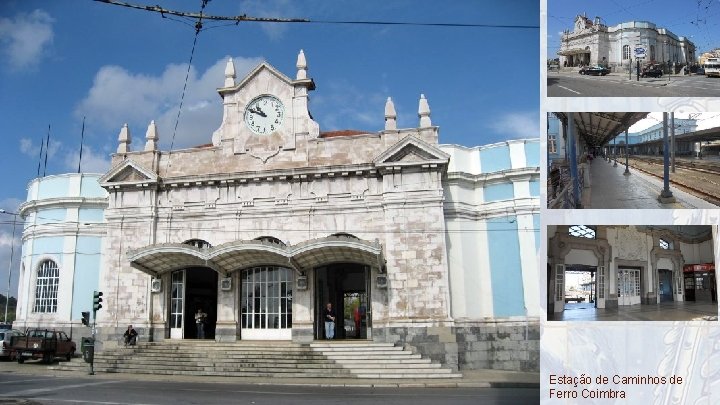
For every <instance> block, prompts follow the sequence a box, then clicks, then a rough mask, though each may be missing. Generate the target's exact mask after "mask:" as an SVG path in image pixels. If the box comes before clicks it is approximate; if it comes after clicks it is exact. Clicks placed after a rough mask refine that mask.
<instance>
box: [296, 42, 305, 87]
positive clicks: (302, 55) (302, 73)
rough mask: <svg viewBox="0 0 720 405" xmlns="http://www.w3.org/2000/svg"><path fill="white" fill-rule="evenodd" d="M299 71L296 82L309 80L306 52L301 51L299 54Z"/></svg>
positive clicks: (297, 65)
mask: <svg viewBox="0 0 720 405" xmlns="http://www.w3.org/2000/svg"><path fill="white" fill-rule="evenodd" d="M295 66H296V67H297V69H298V71H297V76H296V77H295V79H296V80H305V79H307V61H306V60H305V52H303V50H302V49H301V50H300V53H299V54H298V58H297V64H296V65H295Z"/></svg>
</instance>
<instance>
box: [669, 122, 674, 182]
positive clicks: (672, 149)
mask: <svg viewBox="0 0 720 405" xmlns="http://www.w3.org/2000/svg"><path fill="white" fill-rule="evenodd" d="M670 162H671V167H672V172H673V173H675V113H674V112H671V113H670Z"/></svg>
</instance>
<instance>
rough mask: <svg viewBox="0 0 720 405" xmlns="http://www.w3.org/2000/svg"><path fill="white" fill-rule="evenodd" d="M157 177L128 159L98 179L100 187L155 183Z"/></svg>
mask: <svg viewBox="0 0 720 405" xmlns="http://www.w3.org/2000/svg"><path fill="white" fill-rule="evenodd" d="M157 180H158V176H157V174H155V173H153V172H152V171H151V170H148V169H147V168H145V167H143V166H142V165H141V164H139V163H137V162H135V161H132V160H130V159H128V160H124V161H123V162H121V163H120V164H118V165H116V166H115V167H113V168H112V169H110V171H109V172H107V173H105V175H103V176H102V177H100V181H99V182H100V185H101V186H103V187H105V186H106V185H110V184H143V183H157Z"/></svg>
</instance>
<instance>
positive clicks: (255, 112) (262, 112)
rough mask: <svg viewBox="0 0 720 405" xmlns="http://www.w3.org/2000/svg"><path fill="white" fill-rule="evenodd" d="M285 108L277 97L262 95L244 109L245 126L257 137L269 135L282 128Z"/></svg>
mask: <svg viewBox="0 0 720 405" xmlns="http://www.w3.org/2000/svg"><path fill="white" fill-rule="evenodd" d="M284 117H285V106H284V105H283V103H282V102H280V100H278V98H277V97H275V96H271V95H268V94H264V95H261V96H258V97H255V98H254V99H253V100H252V101H250V102H249V103H248V105H247V106H246V107H245V125H247V127H248V128H249V129H250V130H251V131H253V132H254V133H256V134H258V135H269V134H271V133H273V132H275V131H277V130H278V129H280V127H281V126H282V123H283V118H284Z"/></svg>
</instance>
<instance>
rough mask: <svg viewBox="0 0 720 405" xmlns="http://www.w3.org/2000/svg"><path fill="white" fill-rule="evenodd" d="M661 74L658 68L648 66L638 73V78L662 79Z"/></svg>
mask: <svg viewBox="0 0 720 405" xmlns="http://www.w3.org/2000/svg"><path fill="white" fill-rule="evenodd" d="M662 75H663V72H662V70H661V69H660V68H659V67H658V66H648V67H646V68H645V69H643V70H642V72H640V77H662Z"/></svg>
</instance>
